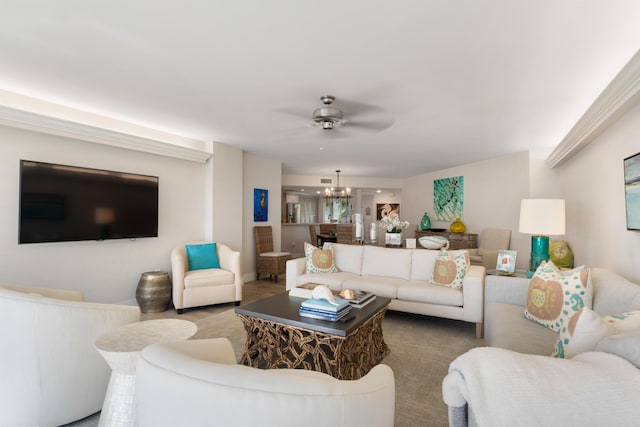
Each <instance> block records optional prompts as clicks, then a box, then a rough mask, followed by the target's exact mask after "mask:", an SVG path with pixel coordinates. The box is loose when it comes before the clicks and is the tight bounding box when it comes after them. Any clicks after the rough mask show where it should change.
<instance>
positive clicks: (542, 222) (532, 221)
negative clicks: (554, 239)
mask: <svg viewBox="0 0 640 427" xmlns="http://www.w3.org/2000/svg"><path fill="white" fill-rule="evenodd" d="M518 231H520V232H521V233H527V234H534V235H545V236H550V235H552V236H558V235H561V234H564V233H565V209H564V200H563V199H522V200H521V201H520V226H519V229H518Z"/></svg>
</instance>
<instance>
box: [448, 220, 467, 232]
mask: <svg viewBox="0 0 640 427" xmlns="http://www.w3.org/2000/svg"><path fill="white" fill-rule="evenodd" d="M449 230H450V231H451V232H452V233H464V232H465V231H467V227H466V226H465V225H464V222H462V221H461V220H460V218H456V220H455V221H453V222H452V223H451V225H450V226H449Z"/></svg>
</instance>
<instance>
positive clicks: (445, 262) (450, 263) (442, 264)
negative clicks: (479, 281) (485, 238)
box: [430, 249, 469, 289]
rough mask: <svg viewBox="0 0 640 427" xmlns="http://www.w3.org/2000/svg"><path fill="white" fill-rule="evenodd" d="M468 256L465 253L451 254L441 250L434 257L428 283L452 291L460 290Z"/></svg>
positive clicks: (465, 272) (465, 273)
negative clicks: (448, 288)
mask: <svg viewBox="0 0 640 427" xmlns="http://www.w3.org/2000/svg"><path fill="white" fill-rule="evenodd" d="M468 256H469V255H468V253H467V252H466V251H464V252H459V253H456V254H451V253H449V252H448V251H447V250H446V249H441V250H440V253H438V255H437V256H436V263H435V266H434V267H433V276H432V277H431V280H430V282H431V283H432V284H434V285H440V286H447V287H450V288H453V289H460V288H462V283H463V281H464V276H466V275H467V267H468V264H467V259H468Z"/></svg>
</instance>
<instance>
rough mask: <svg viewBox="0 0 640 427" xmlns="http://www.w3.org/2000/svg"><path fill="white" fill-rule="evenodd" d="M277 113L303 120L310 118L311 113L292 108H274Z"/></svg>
mask: <svg viewBox="0 0 640 427" xmlns="http://www.w3.org/2000/svg"><path fill="white" fill-rule="evenodd" d="M276 111H277V112H278V113H281V114H286V115H288V116H293V117H298V118H301V119H305V120H311V113H304V112H303V111H302V110H300V109H294V108H278V109H277V110H276Z"/></svg>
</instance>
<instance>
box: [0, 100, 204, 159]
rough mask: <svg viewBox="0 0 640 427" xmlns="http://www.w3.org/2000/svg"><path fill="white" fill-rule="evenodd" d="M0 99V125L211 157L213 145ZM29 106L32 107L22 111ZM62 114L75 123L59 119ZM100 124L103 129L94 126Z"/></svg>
mask: <svg viewBox="0 0 640 427" xmlns="http://www.w3.org/2000/svg"><path fill="white" fill-rule="evenodd" d="M0 100H1V101H0V104H3V105H0V124H2V125H5V126H10V127H16V128H21V129H27V130H33V131H37V132H42V133H47V134H51V135H58V136H64V137H68V138H73V139H78V140H82V141H88V142H93V143H97V144H103V145H109V146H112V147H119V148H124V149H128V150H135V151H142V152H145V153H151V154H157V155H160V156H166V157H173V158H177V159H182V160H190V161H194V162H200V163H204V162H206V161H207V159H209V158H210V157H211V156H212V154H213V144H212V143H208V142H204V141H198V140H194V139H189V138H184V137H181V136H178V135H173V134H169V133H165V132H161V131H157V130H155V129H149V128H144V127H142V126H138V125H134V124H131V123H127V122H122V121H119V120H115V119H111V118H108V117H102V116H98V115H94V114H91V113H86V112H82V111H79V110H74V109H70V108H68V107H63V106H58V105H56V104H51V103H48V102H46V101H41V100H36V99H33V98H28V97H24V96H23V95H18V94H13V93H10V92H5V91H0ZM7 101H9V102H7ZM12 101H17V102H12ZM25 101H26V102H25ZM7 104H13V105H11V106H9V105H7ZM28 106H33V107H34V108H28V109H27V108H24V107H28ZM34 110H36V111H34ZM43 112H44V113H43ZM46 113H48V114H46ZM62 115H66V116H68V117H72V118H74V119H76V120H69V119H66V118H62V117H61V116H62ZM80 120H82V121H80ZM89 123H91V124H89ZM101 123H103V124H104V127H103V126H99V125H97V124H101Z"/></svg>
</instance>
